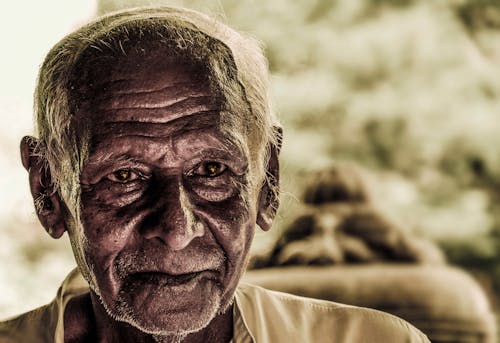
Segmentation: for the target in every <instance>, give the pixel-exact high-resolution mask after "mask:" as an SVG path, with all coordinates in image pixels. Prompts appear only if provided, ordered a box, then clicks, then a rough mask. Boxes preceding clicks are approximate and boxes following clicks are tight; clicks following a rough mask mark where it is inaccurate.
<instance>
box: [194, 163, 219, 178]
mask: <svg viewBox="0 0 500 343" xmlns="http://www.w3.org/2000/svg"><path fill="white" fill-rule="evenodd" d="M225 170H226V166H225V165H224V164H222V163H219V162H214V161H210V162H205V163H202V164H200V165H199V166H198V168H197V169H196V171H195V174H196V175H201V176H205V177H216V176H219V175H220V174H222V173H223V172H224V171H225Z"/></svg>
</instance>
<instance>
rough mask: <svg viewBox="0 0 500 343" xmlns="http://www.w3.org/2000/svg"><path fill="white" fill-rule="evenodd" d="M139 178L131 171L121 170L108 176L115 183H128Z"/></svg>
mask: <svg viewBox="0 0 500 343" xmlns="http://www.w3.org/2000/svg"><path fill="white" fill-rule="evenodd" d="M138 177H139V176H138V175H137V173H134V172H133V171H131V170H130V169H120V170H117V171H115V172H113V173H111V174H109V175H108V176H107V178H108V179H109V180H111V181H113V182H119V183H127V182H132V181H134V180H136V179H137V178H138Z"/></svg>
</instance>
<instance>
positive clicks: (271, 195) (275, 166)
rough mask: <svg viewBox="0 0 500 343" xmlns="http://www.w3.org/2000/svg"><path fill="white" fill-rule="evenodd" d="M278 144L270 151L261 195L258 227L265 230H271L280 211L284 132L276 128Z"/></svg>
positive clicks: (272, 146) (273, 145)
mask: <svg viewBox="0 0 500 343" xmlns="http://www.w3.org/2000/svg"><path fill="white" fill-rule="evenodd" d="M274 132H275V135H276V144H272V145H271V147H270V151H269V161H268V165H267V172H266V180H265V182H264V185H263V186H262V189H261V191H260V194H259V203H258V206H259V208H258V213H257V225H259V227H260V228H261V229H262V230H264V231H268V230H269V229H271V226H272V224H273V221H274V218H275V217H276V212H277V211H278V207H279V203H280V199H279V159H278V156H279V151H280V148H281V138H282V130H281V128H280V127H274Z"/></svg>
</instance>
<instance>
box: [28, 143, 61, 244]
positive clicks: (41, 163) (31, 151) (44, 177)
mask: <svg viewBox="0 0 500 343" xmlns="http://www.w3.org/2000/svg"><path fill="white" fill-rule="evenodd" d="M39 144H40V143H39V142H38V141H37V139H36V138H34V137H30V136H25V137H23V139H22V140H21V160H22V163H23V166H24V168H25V169H26V170H27V171H28V173H29V180H30V189H31V195H32V196H33V200H34V203H35V211H36V214H37V216H38V219H39V220H40V223H41V224H42V225H43V227H44V228H45V230H47V232H48V233H49V235H51V236H52V237H53V238H60V237H61V236H62V235H63V234H64V231H66V222H65V220H64V213H63V208H64V206H65V204H64V202H63V201H62V199H61V197H60V195H59V192H57V190H56V189H54V185H53V183H52V177H51V175H50V170H49V168H48V164H47V161H46V159H45V158H44V157H43V156H41V154H39V153H38V151H39V150H40V149H38V148H39Z"/></svg>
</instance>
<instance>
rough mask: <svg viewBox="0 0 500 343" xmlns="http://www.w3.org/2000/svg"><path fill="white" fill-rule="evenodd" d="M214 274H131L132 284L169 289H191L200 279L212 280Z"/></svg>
mask: <svg viewBox="0 0 500 343" xmlns="http://www.w3.org/2000/svg"><path fill="white" fill-rule="evenodd" d="M214 274H215V272H214V271H212V270H203V271H197V272H191V273H182V274H169V273H164V272H156V271H146V272H137V273H133V274H131V275H130V276H129V277H130V278H131V279H133V281H134V282H138V283H141V284H150V285H156V286H160V287H169V288H185V289H190V288H193V287H194V286H195V285H196V284H197V283H198V282H199V281H200V280H201V279H202V278H207V279H214V278H215V277H214Z"/></svg>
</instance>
